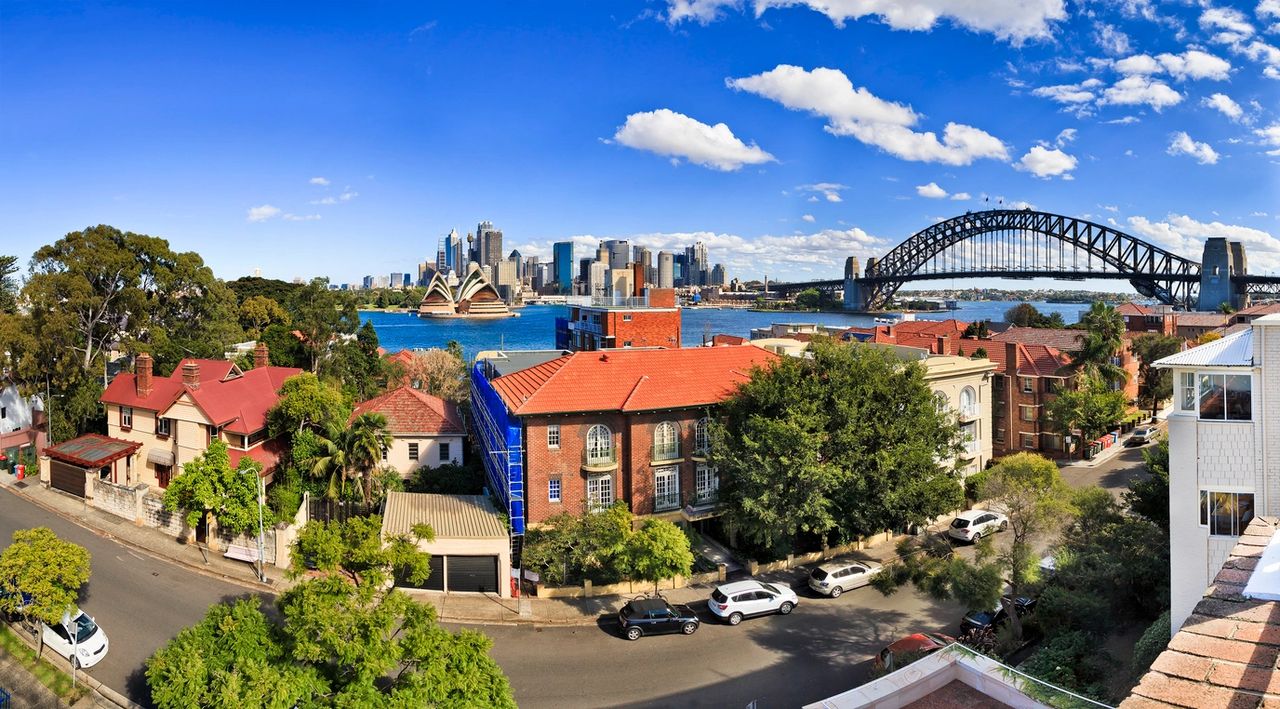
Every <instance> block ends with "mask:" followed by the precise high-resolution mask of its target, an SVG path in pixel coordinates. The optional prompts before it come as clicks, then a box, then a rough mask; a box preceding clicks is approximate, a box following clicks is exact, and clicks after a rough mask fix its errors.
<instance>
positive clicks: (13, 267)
mask: <svg viewBox="0 0 1280 709" xmlns="http://www.w3.org/2000/svg"><path fill="white" fill-rule="evenodd" d="M17 272H18V257H17V256H0V313H8V314H12V313H14V312H15V311H17V309H18V280H17V279H16V278H14V277H13V274H15V273H17Z"/></svg>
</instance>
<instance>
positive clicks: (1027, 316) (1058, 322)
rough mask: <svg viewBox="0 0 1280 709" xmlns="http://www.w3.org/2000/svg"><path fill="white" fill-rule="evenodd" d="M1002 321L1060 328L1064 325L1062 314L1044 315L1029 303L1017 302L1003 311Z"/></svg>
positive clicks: (1012, 323) (1028, 325) (1021, 325)
mask: <svg viewBox="0 0 1280 709" xmlns="http://www.w3.org/2000/svg"><path fill="white" fill-rule="evenodd" d="M1004 321H1005V322H1007V323H1009V324H1010V325H1017V326H1018V327H1040V328H1053V329H1061V328H1064V327H1066V323H1064V322H1063V321H1062V315H1060V314H1058V313H1053V314H1052V315H1045V314H1044V313H1042V312H1040V311H1039V310H1038V309H1036V306H1034V305H1032V304H1030V303H1019V304H1017V305H1015V306H1013V307H1012V308H1009V309H1008V310H1006V311H1005V312H1004Z"/></svg>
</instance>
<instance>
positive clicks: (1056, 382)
mask: <svg viewBox="0 0 1280 709" xmlns="http://www.w3.org/2000/svg"><path fill="white" fill-rule="evenodd" d="M1060 391H1062V380H1061V379H1053V378H1050V377H1045V380H1044V393H1046V394H1057V393H1058V392H1060Z"/></svg>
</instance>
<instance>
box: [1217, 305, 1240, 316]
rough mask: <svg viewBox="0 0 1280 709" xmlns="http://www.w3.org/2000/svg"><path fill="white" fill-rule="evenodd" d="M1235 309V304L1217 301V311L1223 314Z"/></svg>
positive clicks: (1232, 311)
mask: <svg viewBox="0 0 1280 709" xmlns="http://www.w3.org/2000/svg"><path fill="white" fill-rule="evenodd" d="M1235 311H1236V308H1235V306H1234V305H1232V304H1230V303H1226V302H1223V303H1218V312H1220V313H1222V314H1223V315H1230V314H1232V313H1234V312H1235Z"/></svg>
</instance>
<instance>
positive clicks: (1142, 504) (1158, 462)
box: [1124, 438, 1169, 534]
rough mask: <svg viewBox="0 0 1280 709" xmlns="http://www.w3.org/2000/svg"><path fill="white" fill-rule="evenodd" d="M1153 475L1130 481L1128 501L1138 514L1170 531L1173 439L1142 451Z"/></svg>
mask: <svg viewBox="0 0 1280 709" xmlns="http://www.w3.org/2000/svg"><path fill="white" fill-rule="evenodd" d="M1142 459H1143V462H1145V463H1146V466H1147V473H1148V474H1149V477H1148V478H1147V479H1145V480H1137V479H1134V480H1130V481H1129V489H1128V490H1127V491H1126V492H1125V493H1124V502H1125V504H1126V505H1128V506H1129V509H1130V510H1132V511H1133V513H1134V514H1136V515H1139V516H1141V517H1143V518H1145V519H1147V520H1149V521H1150V522H1151V523H1152V524H1155V525H1156V526H1158V527H1159V528H1160V529H1162V530H1164V531H1165V533H1166V534H1167V533H1168V532H1169V439H1168V438H1165V439H1162V440H1161V441H1160V442H1159V443H1157V444H1155V445H1154V446H1151V447H1149V448H1147V449H1146V450H1144V451H1142Z"/></svg>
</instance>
